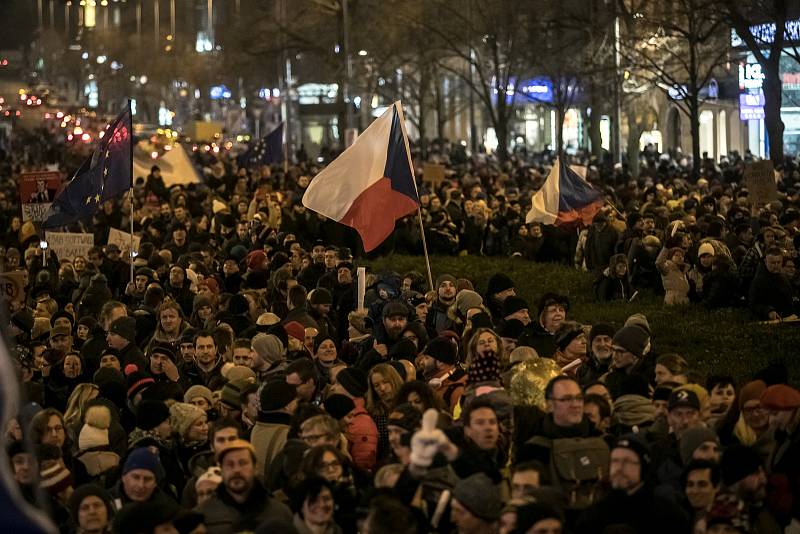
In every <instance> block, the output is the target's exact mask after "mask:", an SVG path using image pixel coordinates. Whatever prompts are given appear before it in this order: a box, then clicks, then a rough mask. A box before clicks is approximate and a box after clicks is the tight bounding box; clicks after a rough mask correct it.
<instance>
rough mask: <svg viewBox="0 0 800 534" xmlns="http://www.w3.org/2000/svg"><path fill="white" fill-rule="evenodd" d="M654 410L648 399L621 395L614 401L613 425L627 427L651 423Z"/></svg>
mask: <svg viewBox="0 0 800 534" xmlns="http://www.w3.org/2000/svg"><path fill="white" fill-rule="evenodd" d="M655 418H656V409H655V407H654V406H653V403H652V402H650V399H648V398H647V397H642V396H641V395H621V396H620V397H619V398H618V399H616V400H615V401H614V415H613V420H614V422H615V423H619V424H621V425H625V426H628V427H632V426H637V425H645V424H648V423H652V422H653V421H655Z"/></svg>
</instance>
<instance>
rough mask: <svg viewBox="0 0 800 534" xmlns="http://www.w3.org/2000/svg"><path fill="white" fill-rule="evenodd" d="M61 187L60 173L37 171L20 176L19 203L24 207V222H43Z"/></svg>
mask: <svg viewBox="0 0 800 534" xmlns="http://www.w3.org/2000/svg"><path fill="white" fill-rule="evenodd" d="M59 187H61V173H60V172H53V171H36V172H26V173H23V174H22V175H20V181H19V201H20V204H21V205H22V220H23V221H34V222H41V221H43V220H44V219H45V214H46V213H47V210H48V209H50V204H51V203H52V202H53V199H54V198H55V196H56V193H57V192H58V188H59Z"/></svg>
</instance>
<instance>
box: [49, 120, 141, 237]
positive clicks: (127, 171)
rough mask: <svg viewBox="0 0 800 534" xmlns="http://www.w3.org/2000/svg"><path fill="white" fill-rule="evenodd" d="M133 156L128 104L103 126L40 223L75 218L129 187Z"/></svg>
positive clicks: (55, 223)
mask: <svg viewBox="0 0 800 534" xmlns="http://www.w3.org/2000/svg"><path fill="white" fill-rule="evenodd" d="M132 158H133V127H132V123H131V111H130V106H128V107H127V108H126V109H125V111H123V112H122V113H120V115H119V116H118V117H117V118H116V119H114V122H112V123H111V124H109V125H108V126H106V129H105V131H104V132H103V137H102V138H101V139H100V142H99V143H98V146H97V148H95V150H94V153H92V155H91V156H90V157H89V158H88V159H87V160H86V161H84V162H83V165H81V166H80V168H79V169H78V170H77V171H76V172H75V174H74V175H73V177H72V179H71V180H70V181H69V182H67V183H66V184H65V185H64V187H63V188H62V189H61V191H60V192H59V193H58V194H57V195H56V198H55V199H54V200H53V203H52V205H51V206H50V209H49V210H48V212H47V216H46V217H45V221H44V222H43V223H42V227H44V228H53V227H56V226H66V225H68V224H72V223H74V222H77V221H79V220H81V219H83V218H86V217H88V216H90V215H92V214H93V213H94V212H95V211H97V208H98V207H99V206H100V204H102V203H103V202H105V201H107V200H111V199H113V198H115V197H117V196H119V195H121V194H123V193H125V192H126V191H128V190H129V189H130V188H131V185H132V183H133V182H132V178H131V167H132V166H133V159H132Z"/></svg>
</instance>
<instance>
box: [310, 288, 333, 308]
mask: <svg viewBox="0 0 800 534" xmlns="http://www.w3.org/2000/svg"><path fill="white" fill-rule="evenodd" d="M308 303H309V304H313V305H318V304H333V296H332V295H331V292H330V291H328V290H327V289H325V288H324V287H318V288H317V289H313V290H312V291H311V293H309V294H308Z"/></svg>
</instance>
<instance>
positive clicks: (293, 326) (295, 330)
mask: <svg viewBox="0 0 800 534" xmlns="http://www.w3.org/2000/svg"><path fill="white" fill-rule="evenodd" d="M283 329H284V330H286V334H288V336H289V337H292V338H294V339H296V340H298V341H300V342H304V341H305V340H306V329H305V327H304V326H303V325H302V324H301V323H299V322H297V321H289V322H288V323H286V324H285V325H283Z"/></svg>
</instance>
